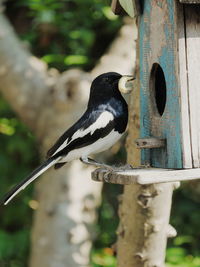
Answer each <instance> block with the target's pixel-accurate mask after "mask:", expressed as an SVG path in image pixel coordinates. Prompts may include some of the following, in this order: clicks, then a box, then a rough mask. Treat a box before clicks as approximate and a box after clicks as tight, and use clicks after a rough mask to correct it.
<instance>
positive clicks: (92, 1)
mask: <svg viewBox="0 0 200 267" xmlns="http://www.w3.org/2000/svg"><path fill="white" fill-rule="evenodd" d="M5 12H6V15H7V17H8V18H9V19H10V21H11V23H12V24H13V26H14V28H15V30H16V32H17V33H18V35H19V37H20V38H21V39H22V40H23V41H24V44H25V46H27V47H28V49H30V50H31V51H32V53H33V54H34V55H36V56H38V57H39V58H41V59H42V60H44V61H45V62H46V63H47V64H48V65H49V67H54V68H57V69H58V70H59V71H64V70H67V69H69V68H71V67H79V68H82V69H83V70H85V71H89V70H91V69H92V68H93V66H94V65H95V63H96V62H97V60H98V59H99V57H100V56H101V55H103V53H104V52H105V50H106V49H107V48H108V46H109V44H110V43H111V42H112V40H113V39H114V37H115V36H116V34H117V32H118V31H119V29H120V27H121V25H122V23H123V22H122V17H117V16H115V15H113V14H112V12H111V10H110V1H106V0H76V1H70V0H63V1H58V0H17V1H16V0H9V1H7V2H6V10H5ZM0 148H1V149H0V170H1V187H0V195H1V196H2V195H3V194H4V193H5V192H6V191H7V190H8V188H9V186H10V185H12V184H14V183H15V182H16V181H17V178H19V177H24V176H26V174H27V173H29V172H30V171H31V170H32V169H33V168H34V167H35V166H36V165H37V164H38V163H39V154H38V149H37V143H36V140H35V138H34V136H33V135H32V134H31V132H30V131H29V129H27V128H26V126H24V125H23V124H22V123H21V122H20V121H19V120H18V118H17V117H16V115H15V113H14V112H13V111H12V109H11V108H10V107H9V105H8V104H7V103H6V102H5V101H4V100H3V99H2V98H0ZM121 191H122V187H120V186H112V185H106V186H104V190H103V201H102V204H101V207H100V208H99V211H98V212H99V220H98V224H97V225H96V230H97V233H98V235H97V239H96V241H95V242H94V246H93V250H92V254H91V262H92V266H95V267H98V266H107V267H112V266H113V267H114V266H116V260H115V257H114V255H113V250H112V249H111V245H112V244H113V243H115V241H116V235H115V231H116V228H117V225H118V217H117V195H118V194H119V193H120V192H121ZM199 195H200V193H199ZM32 198H33V185H32V186H29V187H28V188H27V189H26V190H25V192H24V193H23V194H20V195H19V197H17V198H16V199H15V204H14V205H10V207H9V209H6V208H5V207H0V216H1V217H0V218H1V220H0V266H2V267H3V266H4V267H7V266H8V267H26V266H27V262H28V257H29V250H30V243H29V242H30V229H31V223H32V213H33V210H34V203H33V202H32V201H31V200H32ZM171 224H172V225H173V226H174V227H175V228H176V229H177V231H178V236H177V237H176V238H174V239H172V240H170V241H169V244H168V250H167V266H168V267H172V266H177V267H178V266H179V267H199V266H200V242H199V241H200V205H199V202H198V197H196V198H195V199H193V192H192V190H188V188H187V186H182V187H181V188H180V189H178V190H177V191H176V192H175V194H174V197H173V207H172V216H171ZM19 244H20V245H19ZM16 247H17V250H16Z"/></svg>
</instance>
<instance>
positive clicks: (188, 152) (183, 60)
mask: <svg viewBox="0 0 200 267" xmlns="http://www.w3.org/2000/svg"><path fill="white" fill-rule="evenodd" d="M178 8H179V9H178V12H177V16H178V20H177V23H178V27H177V29H178V31H177V35H178V36H177V38H178V55H179V83H180V104H181V131H182V150H183V152H182V153H183V167H184V168H192V166H193V163H192V148H191V140H190V112H189V95H188V94H189V92H188V74H187V55H186V50H187V47H186V40H185V38H186V36H185V22H184V7H183V5H180V4H179V5H178Z"/></svg>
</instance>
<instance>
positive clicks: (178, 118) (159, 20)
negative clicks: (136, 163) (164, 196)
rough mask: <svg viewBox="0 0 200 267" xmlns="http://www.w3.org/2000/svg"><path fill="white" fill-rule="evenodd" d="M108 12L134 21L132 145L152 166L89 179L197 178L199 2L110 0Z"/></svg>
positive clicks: (199, 144)
mask: <svg viewBox="0 0 200 267" xmlns="http://www.w3.org/2000/svg"><path fill="white" fill-rule="evenodd" d="M112 8H113V10H114V11H117V13H121V12H122V8H123V10H125V11H126V12H127V13H128V15H129V16H131V17H134V16H136V18H137V23H138V33H139V34H138V35H139V37H138V43H139V45H138V48H139V51H138V58H139V75H138V76H139V77H138V78H139V79H138V80H139V86H140V138H139V139H138V140H136V145H137V147H138V148H140V149H141V152H142V153H141V154H142V163H143V164H145V165H148V166H151V167H156V168H153V169H151V170H150V169H148V168H147V169H148V170H146V169H139V170H137V169H133V170H126V171H119V172H118V171H116V172H112V173H110V174H109V175H108V173H107V172H104V171H98V170H97V171H96V172H94V174H93V179H94V180H99V181H106V182H111V183H122V184H132V183H139V184H151V183H159V182H161V183H162V182H170V181H171V182H173V181H184V180H192V179H200V171H199V170H200V169H199V168H200V107H199V106H200V88H199V87H200V52H199V50H200V0H198V1H197V0H196V1H192V0H143V1H142V0H113V5H112ZM158 168H159V169H158ZM187 168H188V169H189V170H181V169H187ZM172 169H173V170H172ZM174 169H175V170H174ZM176 169H180V170H176ZM167 171H168V172H167Z"/></svg>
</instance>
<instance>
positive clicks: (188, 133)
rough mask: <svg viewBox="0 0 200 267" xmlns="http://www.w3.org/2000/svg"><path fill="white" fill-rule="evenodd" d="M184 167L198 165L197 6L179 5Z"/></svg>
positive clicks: (199, 71) (199, 74)
mask: <svg viewBox="0 0 200 267" xmlns="http://www.w3.org/2000/svg"><path fill="white" fill-rule="evenodd" d="M179 10H180V12H179V25H182V27H180V26H179V29H180V30H179V34H178V44H179V78H180V93H181V94H180V96H181V117H182V143H183V166H184V167H185V168H188V167H189V168H191V167H200V5H181V7H180V8H179Z"/></svg>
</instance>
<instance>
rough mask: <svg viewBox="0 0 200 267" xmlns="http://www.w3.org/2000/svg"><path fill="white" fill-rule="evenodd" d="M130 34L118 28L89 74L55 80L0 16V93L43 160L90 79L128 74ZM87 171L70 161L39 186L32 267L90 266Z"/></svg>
mask: <svg viewBox="0 0 200 267" xmlns="http://www.w3.org/2000/svg"><path fill="white" fill-rule="evenodd" d="M131 34H132V26H131V25H125V26H124V27H122V30H121V32H120V34H119V36H118V37H117V39H116V40H115V41H114V43H113V45H112V46H111V49H110V50H109V51H108V53H107V54H106V55H105V56H103V57H102V58H101V59H100V62H99V64H98V65H97V67H95V68H94V70H93V71H92V72H91V73H89V74H87V73H84V72H82V71H80V70H70V71H67V72H65V73H63V74H59V73H58V72H57V71H56V70H48V69H47V67H46V65H45V64H44V63H43V62H41V61H40V60H38V59H37V58H35V57H34V56H33V55H31V54H30V53H29V52H28V51H26V50H25V48H24V47H23V45H22V44H21V42H20V41H19V39H18V38H17V36H16V35H15V33H14V31H13V29H12V27H11V25H10V24H9V22H8V21H7V19H6V18H5V17H4V15H3V14H1V13H0V81H1V83H0V91H1V93H2V95H3V96H4V98H5V99H6V100H7V101H8V102H9V103H10V105H11V106H12V108H13V109H14V110H15V111H16V113H17V114H18V115H19V117H20V118H21V119H22V120H23V121H24V122H25V123H26V124H27V125H28V126H29V127H30V128H31V129H32V131H33V132H34V134H35V135H36V136H37V138H38V142H39V144H40V149H41V154H42V155H43V156H44V154H45V151H47V150H48V148H49V147H50V146H51V145H52V144H53V143H54V142H55V140H56V139H57V137H59V135H60V134H61V133H63V132H64V131H65V130H66V129H67V128H68V127H69V126H70V125H71V124H73V123H74V122H75V120H76V119H77V118H78V117H79V116H80V115H81V113H82V112H83V111H84V109H85V108H86V103H87V101H88V94H89V87H90V83H91V80H92V79H93V78H94V76H96V75H98V74H100V73H102V72H106V71H118V72H121V73H124V74H127V73H128V74H130V73H131V72H132V68H133V62H134V61H133V60H130V58H129V56H130V51H132V50H133V44H132V43H131V42H129V40H130V35H131ZM91 171H92V168H91V167H86V166H84V165H83V164H82V163H80V162H79V161H74V162H72V163H71V164H68V165H66V167H63V168H62V169H60V170H57V171H55V170H54V169H51V170H49V171H48V172H46V173H45V174H44V175H43V177H42V179H39V180H38V182H37V189H36V200H37V202H38V208H37V210H36V212H35V216H34V224H33V231H32V251H31V258H30V266H31V267H64V266H67V267H77V266H89V254H90V248H91V244H92V238H93V236H94V230H93V227H92V226H93V224H94V223H95V221H96V207H97V206H98V205H99V202H100V198H101V197H100V195H101V187H102V184H101V183H95V182H93V181H91V179H90V173H91ZM8 208H9V207H8Z"/></svg>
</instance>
